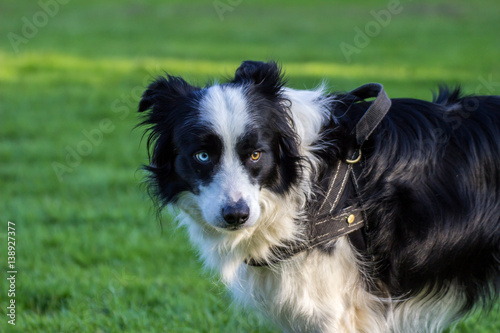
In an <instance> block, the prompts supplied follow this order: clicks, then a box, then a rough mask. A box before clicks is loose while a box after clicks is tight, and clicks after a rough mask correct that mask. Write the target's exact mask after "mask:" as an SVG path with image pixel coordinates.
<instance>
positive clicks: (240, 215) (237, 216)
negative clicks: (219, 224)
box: [222, 200, 250, 226]
mask: <svg viewBox="0 0 500 333" xmlns="http://www.w3.org/2000/svg"><path fill="white" fill-rule="evenodd" d="M249 215H250V208H249V207H248V205H247V204H246V202H245V201H243V200H239V201H238V202H236V203H231V204H228V205H226V206H225V207H224V208H222V217H223V218H224V220H225V221H226V223H227V224H228V225H229V226H238V225H241V224H243V223H245V222H246V221H247V220H248V216H249Z"/></svg>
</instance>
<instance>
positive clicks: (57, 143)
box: [0, 0, 500, 332]
mask: <svg viewBox="0 0 500 333" xmlns="http://www.w3.org/2000/svg"><path fill="white" fill-rule="evenodd" d="M499 17H500V3H499V2H498V0H483V1H481V2H473V1H466V0H439V1H437V0H436V1H409V0H406V1H405V0H388V1H368V0H364V1H347V0H342V1H335V2H333V1H326V0H325V1H319V0H311V1H298V0H288V1H284V0H283V1H263V0H258V1H256V0H254V1H250V0H203V1H202V0H197V1H167V0H164V1H157V0H154V1H147V2H146V1H129V0H125V1H119V0H108V1H97V0H86V1H81V0H39V1H14V0H7V1H3V2H2V4H1V5H0V35H1V39H0V222H1V223H0V225H1V226H2V227H1V229H0V249H1V251H0V263H1V266H2V267H6V266H7V250H6V248H7V244H6V243H7V222H8V221H12V222H14V223H15V228H16V269H17V271H18V274H17V280H16V295H15V300H16V315H17V317H16V326H12V325H8V324H7V318H8V317H7V316H6V314H7V310H6V307H7V304H8V297H7V293H8V288H9V287H8V285H7V283H6V282H5V281H6V279H5V271H6V270H5V269H3V268H2V272H1V273H0V277H1V280H2V282H0V295H1V296H0V303H1V306H0V318H2V319H1V320H0V331H1V332H5V331H19V332H277V330H276V329H275V328H274V327H273V326H272V325H271V324H269V322H267V321H266V320H265V319H263V318H260V317H257V316H256V315H249V314H247V313H245V312H244V311H241V310H240V309H238V308H236V307H233V306H232V305H231V301H230V299H229V297H228V296H227V295H226V294H225V293H224V290H223V288H222V286H221V285H220V283H219V282H218V280H217V278H216V277H215V278H213V277H211V275H210V274H209V273H207V272H203V270H202V268H201V265H200V264H199V263H198V261H197V260H196V253H195V252H194V250H192V248H191V246H190V245H189V244H188V242H187V238H186V235H185V233H184V231H183V230H179V229H176V228H175V223H173V222H172V221H171V220H170V218H169V217H168V216H166V215H163V216H162V218H161V222H160V221H159V220H158V219H157V217H156V215H155V210H154V208H153V206H152V204H151V201H150V200H149V198H148V196H147V194H146V191H145V190H144V188H143V187H142V186H141V183H142V181H143V176H144V175H143V172H142V171H140V170H139V166H140V165H141V164H143V163H146V160H147V154H146V149H145V143H144V142H142V143H141V136H142V130H141V129H135V130H134V126H135V125H136V124H137V123H138V116H137V114H136V109H137V103H138V101H139V98H140V95H141V94H142V92H143V90H144V89H145V87H146V86H147V84H148V83H149V82H150V81H151V80H152V79H153V78H154V77H156V76H158V75H161V74H162V73H164V71H166V72H168V73H170V74H174V75H180V76H183V77H184V78H186V79H187V80H189V81H190V82H191V83H194V84H200V85H203V84H205V83H207V82H211V81H213V80H219V81H223V80H224V79H225V78H227V77H230V76H231V75H232V74H234V70H235V69H236V68H237V67H238V66H239V64H240V63H241V61H243V60H247V59H253V60H270V59H274V60H277V61H279V62H280V63H281V64H282V66H283V68H284V70H285V71H286V73H287V76H288V78H289V85H290V86H292V87H294V88H299V89H308V88H314V87H316V86H317V85H318V84H320V83H321V82H322V81H326V82H327V83H328V87H329V88H330V89H331V90H332V91H347V90H351V89H353V88H355V87H357V86H359V85H361V84H364V83H367V82H372V81H376V82H380V83H382V84H384V86H385V89H386V91H387V93H388V94H389V96H391V97H417V98H423V99H428V100H429V99H431V98H432V91H433V90H436V88H437V86H438V85H439V84H442V83H447V84H450V85H457V84H460V85H462V86H463V87H464V89H465V91H466V92H467V93H479V94H497V95H500V61H499V59H500V34H499V31H500V20H499ZM498 312H499V311H498V307H496V308H495V309H494V311H493V312H492V313H491V314H490V315H488V316H483V317H478V316H475V317H473V318H471V319H469V320H467V321H466V322H463V323H460V324H459V325H458V326H457V327H456V330H455V331H456V332H498V331H500V323H499V321H500V318H499V315H498Z"/></svg>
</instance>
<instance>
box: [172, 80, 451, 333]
mask: <svg viewBox="0 0 500 333" xmlns="http://www.w3.org/2000/svg"><path fill="white" fill-rule="evenodd" d="M209 89H210V91H209V93H208V94H207V96H206V98H205V99H204V100H203V101H202V102H201V107H202V109H203V114H204V117H206V119H205V120H206V122H207V123H209V124H211V126H213V127H214V128H215V129H216V130H217V131H218V133H219V134H220V135H221V136H222V138H223V141H224V151H225V154H224V156H223V157H222V159H223V162H222V164H221V168H220V171H219V172H218V174H217V175H216V176H215V177H214V181H213V183H211V184H210V185H208V186H205V187H200V189H199V190H200V193H199V194H198V195H195V194H193V193H188V192H185V193H183V194H182V195H181V196H180V197H179V199H178V201H177V204H176V207H178V208H180V212H179V213H178V220H179V223H180V224H181V225H184V226H186V227H187V230H188V232H189V236H190V239H191V241H192V242H193V243H194V244H195V245H196V246H197V247H198V249H199V254H200V256H201V258H202V260H203V262H204V264H205V266H206V267H207V268H209V269H211V270H214V271H216V272H218V273H219V274H220V276H221V278H222V281H223V282H224V283H225V284H226V285H227V287H228V289H229V290H230V291H231V293H232V295H233V297H234V298H235V299H236V300H237V301H238V302H239V303H241V304H243V305H246V306H250V307H255V308H257V309H259V310H261V311H262V312H263V313H266V314H268V315H269V316H270V317H272V319H273V320H274V321H275V322H277V323H278V325H280V326H281V327H282V328H283V330H284V331H286V332H324V333H327V332H332V333H333V332H366V333H377V332H434V331H438V330H440V329H442V327H443V325H446V324H448V323H449V321H450V320H451V319H452V318H451V317H453V315H451V317H450V318H446V316H444V315H443V314H445V313H452V314H453V313H454V312H453V310H451V309H452V308H453V307H454V306H456V305H454V304H453V302H454V301H455V300H456V297H454V289H453V288H450V290H449V291H448V293H447V294H446V295H444V297H445V299H449V302H448V304H449V306H448V307H447V308H446V309H442V308H439V306H438V305H437V304H436V303H433V302H430V301H429V300H428V299H426V298H425V297H422V298H420V299H418V298H417V299H414V300H410V301H408V300H391V299H390V298H389V297H388V296H387V295H373V294H372V293H370V292H369V291H367V290H366V287H365V285H364V283H363V278H365V279H366V277H363V276H362V274H363V267H362V265H361V262H360V261H359V260H358V259H357V253H356V252H355V250H353V248H352V247H351V245H350V243H349V242H348V240H347V239H346V238H345V237H343V238H340V239H338V240H337V241H336V245H335V251H333V253H332V254H325V253H322V252H320V251H318V250H312V251H309V252H307V253H301V254H299V255H296V256H295V257H293V258H292V259H290V260H287V261H285V262H282V263H279V264H276V265H274V266H270V267H253V266H248V265H246V264H245V263H244V260H245V259H248V258H265V257H266V256H268V254H269V249H270V247H272V246H276V245H280V243H281V242H282V240H284V239H287V240H293V239H300V238H302V237H304V233H303V230H301V229H300V227H299V226H298V225H297V224H296V223H295V222H294V220H296V219H298V218H299V219H300V218H303V216H304V211H303V210H304V205H305V202H306V199H307V197H308V196H309V195H311V184H310V172H312V170H313V169H314V168H315V166H317V165H318V164H319V163H320V161H317V160H316V159H315V158H314V155H313V154H312V151H311V150H312V147H311V144H312V143H313V142H314V141H315V140H316V139H317V138H318V133H319V131H320V128H321V125H322V124H323V123H324V122H325V121H327V119H328V114H329V111H328V105H329V104H330V103H329V101H328V100H327V99H326V98H325V97H323V96H324V91H323V89H322V88H320V89H317V90H314V91H298V90H292V89H288V88H287V89H285V90H284V91H283V93H284V95H285V97H286V98H287V99H288V100H289V101H291V106H290V112H291V114H292V118H293V121H294V123H295V130H296V131H297V134H298V136H299V137H300V139H301V142H300V152H301V154H302V155H303V156H304V157H306V159H308V161H309V168H306V169H305V170H304V174H303V178H302V182H301V183H300V185H299V186H298V188H295V189H294V190H293V191H291V192H290V194H289V195H288V196H286V197H283V196H278V195H276V194H274V193H272V192H271V191H268V190H266V189H263V190H259V189H257V188H256V187H255V186H253V185H251V184H250V181H249V180H248V176H246V175H245V172H244V170H243V168H241V167H239V166H238V165H239V162H238V160H237V156H236V154H235V147H234V145H235V140H236V138H237V137H238V136H239V135H240V134H241V133H243V131H244V129H245V125H246V124H248V123H249V122H251V121H252V120H251V119H249V116H248V113H247V109H246V108H247V107H248V103H247V102H246V99H245V91H244V88H234V87H233V88H229V87H220V86H213V87H211V88H209ZM239 198H244V199H245V200H246V201H248V202H249V203H250V205H251V207H250V208H251V211H252V212H251V219H252V220H251V221H250V223H249V226H248V227H247V228H244V229H241V230H237V231H226V230H224V229H221V228H218V222H217V221H220V219H221V217H220V213H219V212H220V207H221V205H223V204H224V203H226V202H228V201H233V202H234V201H236V200H238V199H239ZM450 310H451V311H450ZM443 318H444V320H441V319H443ZM428 322H431V324H429V325H427V324H425V323H428ZM441 324H443V325H441Z"/></svg>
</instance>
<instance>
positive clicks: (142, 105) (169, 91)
mask: <svg viewBox="0 0 500 333" xmlns="http://www.w3.org/2000/svg"><path fill="white" fill-rule="evenodd" d="M195 89H196V88H195V87H193V86H191V85H190V84H189V83H187V82H186V81H184V80H183V79H182V78H180V77H176V76H171V75H167V77H166V78H165V77H159V78H157V79H156V80H155V81H154V82H153V83H151V84H150V85H149V87H148V88H147V89H146V91H145V92H144V93H143V94H142V98H141V101H140V102H139V112H143V111H146V110H149V109H151V108H153V110H152V111H153V112H162V111H168V107H169V106H171V105H172V103H175V102H176V101H179V100H180V99H182V98H184V97H186V96H187V95H188V94H189V93H190V92H192V91H193V90H195Z"/></svg>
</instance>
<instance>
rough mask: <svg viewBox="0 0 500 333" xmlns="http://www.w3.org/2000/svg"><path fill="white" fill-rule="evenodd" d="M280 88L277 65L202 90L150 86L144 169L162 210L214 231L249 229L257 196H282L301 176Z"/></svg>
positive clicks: (249, 69) (171, 81)
mask: <svg viewBox="0 0 500 333" xmlns="http://www.w3.org/2000/svg"><path fill="white" fill-rule="evenodd" d="M283 85H284V80H283V76H282V74H281V71H280V69H279V67H278V66H277V64H276V63H274V62H269V63H263V62H254V61H245V62H243V64H242V65H241V66H240V67H239V68H238V69H237V70H236V73H235V77H234V79H232V80H231V81H230V82H228V83H224V84H216V85H211V86H207V87H205V88H199V87H195V86H192V85H190V84H188V83H187V82H186V81H184V80H183V79H182V78H179V77H173V76H170V75H168V76H167V77H161V78H158V79H157V80H156V81H155V82H153V83H152V84H151V85H150V86H149V87H148V89H147V90H146V91H145V92H144V94H143V96H142V100H141V101H140V104H139V112H143V111H146V110H149V111H148V113H147V114H146V116H145V120H144V121H143V122H142V123H141V124H142V125H147V126H149V128H148V130H149V131H150V132H149V139H148V149H149V151H150V164H149V165H148V166H146V169H147V170H148V171H149V172H150V176H151V177H150V185H151V188H152V190H153V191H152V192H153V194H154V195H155V196H156V197H157V199H158V201H159V203H160V204H161V206H164V205H167V204H179V205H180V206H181V207H182V208H183V209H184V210H186V211H187V213H188V214H191V215H192V216H195V217H196V218H195V219H196V220H201V221H199V222H200V223H207V224H209V225H211V226H213V227H215V228H218V229H224V230H237V229H242V228H246V227H251V226H253V225H255V224H256V222H257V221H258V220H259V217H260V211H261V207H260V201H259V198H260V192H261V190H262V189H264V188H265V189H268V190H270V191H272V192H275V193H278V194H284V193H286V192H287V191H289V190H290V189H291V187H292V186H293V185H294V184H295V183H296V182H297V181H298V176H299V172H300V156H299V152H298V146H297V145H298V142H297V138H296V135H295V131H294V125H293V121H292V119H291V116H290V114H289V110H288V108H287V103H288V102H287V101H286V100H285V99H284V98H283V95H282V92H283ZM180 201H183V202H180ZM186 203H188V204H187V207H186ZM188 210H191V211H188Z"/></svg>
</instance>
